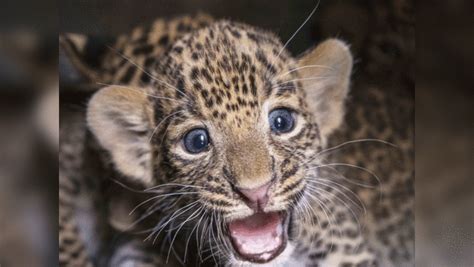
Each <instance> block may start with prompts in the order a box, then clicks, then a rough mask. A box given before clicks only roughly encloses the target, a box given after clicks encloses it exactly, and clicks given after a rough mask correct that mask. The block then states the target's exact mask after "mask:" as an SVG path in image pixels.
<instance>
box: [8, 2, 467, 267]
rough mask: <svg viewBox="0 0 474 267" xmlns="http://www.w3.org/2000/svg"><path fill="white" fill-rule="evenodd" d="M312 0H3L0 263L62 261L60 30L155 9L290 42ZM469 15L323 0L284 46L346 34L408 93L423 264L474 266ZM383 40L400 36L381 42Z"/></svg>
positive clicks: (378, 77)
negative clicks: (255, 29)
mask: <svg viewBox="0 0 474 267" xmlns="http://www.w3.org/2000/svg"><path fill="white" fill-rule="evenodd" d="M428 2H429V3H428ZM316 3H317V1H290V0H258V1H251V0H241V1H225V0H200V1H198V0H186V1H185V0H173V1H165V0H148V1H137V0H135V1H133V0H95V1H93V0H90V1H86V0H82V1H73V0H63V1H61V2H59V3H57V2H55V1H49V0H48V1H31V0H29V1H28V0H22V1H20V2H18V1H16V2H15V3H13V2H10V3H5V6H3V7H2V10H1V11H0V17H1V22H2V23H1V24H0V147H1V152H2V153H1V154H0V266H1V267H6V266H57V249H58V248H57V194H58V188H57V145H58V121H59V103H58V102H59V100H58V99H59V97H58V92H59V87H60V86H59V83H58V75H57V60H58V53H57V51H58V45H57V34H58V32H79V33H87V34H94V35H104V36H107V35H115V34H117V33H121V32H126V31H127V30H129V29H131V28H132V27H133V26H136V25H138V24H141V23H147V22H151V21H152V20H153V19H155V18H156V17H171V16H174V15H179V14H185V13H196V12H197V11H202V12H206V13H209V14H211V15H213V16H214V17H216V18H228V19H233V20H237V21H242V22H245V23H248V24H253V25H256V26H260V27H262V28H265V29H268V30H271V31H273V32H275V33H276V34H277V35H279V36H280V38H281V39H282V40H283V41H286V40H287V39H288V38H289V37H290V36H291V35H292V33H293V32H294V31H295V30H296V29H297V28H298V27H299V26H300V24H301V23H302V22H303V21H304V19H305V18H306V17H307V15H308V14H309V13H310V12H311V10H312V8H313V7H314V6H315V5H316ZM2 4H3V3H2ZM415 10H416V13H417V20H416V21H417V22H416V26H417V30H416V35H415ZM473 11H474V3H473V2H472V1H468V0H453V1H417V2H416V4H415V1H413V0H326V1H324V0H322V1H321V3H320V6H319V8H318V11H317V12H316V13H315V14H314V16H313V17H312V18H311V19H310V20H309V21H308V23H307V24H306V25H305V27H303V28H302V30H301V31H300V32H299V34H298V35H297V36H296V37H295V38H294V40H293V41H292V42H291V43H290V45H289V46H288V48H289V50H290V52H292V53H293V55H298V54H299V53H301V52H303V51H304V50H306V49H307V48H309V47H311V46H313V45H315V44H316V43H318V42H319V41H321V40H322V39H324V38H327V37H339V38H341V39H343V40H346V41H347V42H349V43H350V44H351V50H352V52H353V53H354V55H355V59H356V65H355V73H354V75H353V77H354V79H372V80H373V82H375V83H378V84H381V85H383V84H384V83H386V84H389V85H391V86H390V87H393V86H396V85H397V84H400V85H404V86H403V87H404V88H408V89H407V90H408V92H406V93H409V94H411V95H413V98H414V101H415V103H416V111H415V118H414V120H415V125H416V134H415V143H416V159H415V164H416V181H415V186H416V238H417V240H416V256H417V266H474V264H473V254H474V253H473V252H474V248H473V230H474V229H473V227H474V226H473V225H474V218H473V214H474V213H473V211H474V194H473V193H474V192H473V191H474V182H473V179H472V174H473V168H472V164H471V163H472V159H473V157H472V151H473V149H472V148H473V147H474V146H473V144H472V139H471V137H472V136H473V131H474V125H473V122H474V120H473V115H472V114H474V112H473V105H472V103H473V102H472V100H473V98H472V96H473V92H472V91H473V90H472V88H473V84H472V83H473V82H472V80H471V79H470V76H471V75H472V70H473V67H472V62H473V59H474V52H473V51H472V48H473V47H474V35H473V34H472V30H471V29H472V14H473ZM58 14H59V16H58ZM387 36H392V38H395V39H394V40H392V41H393V42H384V41H383V40H386V37H387ZM415 41H416V46H417V49H416V52H417V53H416V56H417V57H418V58H417V60H416V64H415ZM393 44H395V45H393ZM375 66H377V67H375ZM415 73H416V83H415ZM415 84H416V90H415ZM87 97H88V96H87V95H77V94H76V93H73V92H69V91H61V94H60V98H61V108H62V109H70V108H81V107H83V106H84V103H85V100H86V99H87ZM61 112H62V111H61Z"/></svg>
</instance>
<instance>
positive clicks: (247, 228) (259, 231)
mask: <svg viewBox="0 0 474 267" xmlns="http://www.w3.org/2000/svg"><path fill="white" fill-rule="evenodd" d="M288 217H289V216H288V215H287V214H286V213H282V212H268V213H265V212H258V213H255V214H253V215H251V216H248V217H246V218H243V219H237V220H234V221H232V222H230V223H229V224H228V230H229V236H230V240H231V243H232V246H233V248H234V250H235V252H236V254H237V255H238V256H239V257H240V258H241V259H243V260H246V261H250V262H256V263H265V262H269V261H271V260H272V259H274V258H275V257H276V256H278V255H280V253H281V252H283V250H284V249H285V247H286V243H287V240H288V224H289V223H288V221H289V219H288Z"/></svg>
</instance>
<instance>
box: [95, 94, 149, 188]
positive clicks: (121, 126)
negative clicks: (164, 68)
mask: <svg viewBox="0 0 474 267" xmlns="http://www.w3.org/2000/svg"><path fill="white" fill-rule="evenodd" d="M152 118H153V109H152V108H151V105H150V104H149V101H148V99H147V95H146V93H145V91H144V89H143V88H133V87H122V86H109V87H105V88H103V89H101V90H100V91H98V92H97V93H95V94H94V96H93V97H92V98H91V100H90V102H89V105H88V108H87V124H88V126H89V129H90V130H91V132H92V133H93V134H94V136H95V137H96V138H97V140H98V142H99V143H100V145H101V146H102V147H103V148H105V149H106V150H107V151H108V152H109V153H110V156H111V159H112V162H113V164H114V166H115V168H116V169H117V170H118V171H120V172H121V173H122V174H124V175H125V176H126V177H129V178H131V179H133V180H135V181H137V182H139V183H141V184H143V185H145V186H147V185H151V184H152V170H151V160H152V152H151V144H150V142H149V140H148V139H149V138H148V134H149V132H150V129H151V127H152Z"/></svg>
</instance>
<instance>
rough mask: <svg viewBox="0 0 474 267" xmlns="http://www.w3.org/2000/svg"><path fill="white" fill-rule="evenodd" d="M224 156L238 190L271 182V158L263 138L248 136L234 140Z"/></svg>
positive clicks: (255, 135) (253, 135)
mask: <svg viewBox="0 0 474 267" xmlns="http://www.w3.org/2000/svg"><path fill="white" fill-rule="evenodd" d="M226 155H227V162H228V164H229V165H230V166H229V167H230V169H231V170H232V174H233V176H234V178H235V186H237V187H238V188H240V189H254V188H258V187H260V186H262V185H264V184H266V183H268V182H269V181H270V180H271V176H272V174H271V158H270V154H269V151H268V147H267V146H266V143H265V139H264V138H263V136H260V135H258V134H248V135H245V136H243V137H241V138H235V139H234V140H232V141H231V142H230V144H229V146H228V148H227V153H226Z"/></svg>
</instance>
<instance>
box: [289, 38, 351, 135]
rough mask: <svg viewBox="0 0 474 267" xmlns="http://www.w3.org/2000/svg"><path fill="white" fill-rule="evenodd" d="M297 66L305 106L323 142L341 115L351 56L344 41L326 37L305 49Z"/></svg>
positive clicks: (349, 72)
mask: <svg viewBox="0 0 474 267" xmlns="http://www.w3.org/2000/svg"><path fill="white" fill-rule="evenodd" d="M298 67H299V68H300V69H299V71H298V73H299V75H300V78H302V85H303V88H304V90H305V92H306V95H307V99H308V105H309V107H310V109H311V110H312V112H313V114H314V116H315V118H316V121H317V123H318V126H319V128H320V131H321V137H322V139H323V142H324V143H326V140H327V137H328V136H329V135H330V134H331V133H332V132H333V131H334V130H335V129H336V128H338V127H339V126H340V125H341V122H342V120H343V118H344V102H345V99H346V97H347V95H348V92H349V81H350V75H351V71H352V55H351V53H350V51H349V48H348V46H347V45H346V44H345V43H344V42H342V41H340V40H337V39H328V40H326V41H324V42H323V43H321V44H320V45H318V46H317V47H315V48H313V49H311V50H310V51H307V52H305V53H304V54H303V55H302V56H301V57H300V58H299V60H298Z"/></svg>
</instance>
